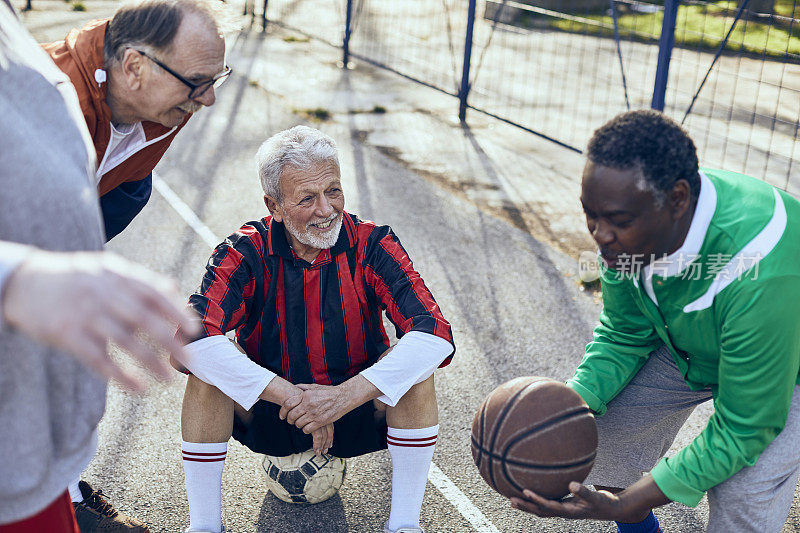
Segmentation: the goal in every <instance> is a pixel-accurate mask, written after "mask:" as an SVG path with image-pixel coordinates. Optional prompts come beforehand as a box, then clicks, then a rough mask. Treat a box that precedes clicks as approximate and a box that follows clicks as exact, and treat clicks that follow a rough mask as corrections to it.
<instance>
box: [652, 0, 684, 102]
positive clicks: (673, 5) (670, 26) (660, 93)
mask: <svg viewBox="0 0 800 533" xmlns="http://www.w3.org/2000/svg"><path fill="white" fill-rule="evenodd" d="M680 5H681V2H680V0H664V20H663V21H662V23H661V37H660V39H659V41H658V66H657V67H656V80H655V83H654V85H653V100H652V102H651V103H650V107H651V108H653V109H657V110H658V111H664V95H665V94H666V92H667V81H668V80H669V60H670V58H672V49H673V48H674V47H675V23H676V21H677V20H678V7H679V6H680Z"/></svg>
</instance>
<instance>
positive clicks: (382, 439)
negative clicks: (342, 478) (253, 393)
mask: <svg viewBox="0 0 800 533" xmlns="http://www.w3.org/2000/svg"><path fill="white" fill-rule="evenodd" d="M280 409H281V407H280V405H278V404H275V403H272V402H267V401H264V400H259V401H258V402H256V404H255V405H254V406H253V408H252V410H251V412H252V419H251V420H250V421H249V422H245V421H244V420H242V419H241V418H240V417H239V416H237V415H234V418H233V438H234V439H236V440H238V441H239V442H241V443H242V444H244V445H245V446H247V447H248V448H250V449H251V450H252V451H254V452H256V453H263V454H266V455H274V456H277V457H285V456H287V455H292V454H294V453H300V452H304V451H306V450H308V449H310V448H311V447H312V446H313V439H312V438H311V435H306V434H305V433H303V430H302V429H300V428H298V427H297V426H293V425H291V424H289V423H288V422H287V421H285V420H281V419H280V418H279V417H278V413H279V412H280ZM384 414H385V412H384V411H379V410H377V409H375V404H374V403H373V402H367V403H365V404H363V405H361V406H359V407H357V408H355V409H353V410H352V411H350V412H349V413H347V414H346V415H344V416H343V417H342V418H340V419H339V420H337V421H336V422H334V423H333V446H331V448H330V449H329V450H328V453H330V454H331V455H333V456H336V457H356V456H358V455H364V454H365V453H370V452H374V451H378V450H383V449H385V448H386V417H385V416H384Z"/></svg>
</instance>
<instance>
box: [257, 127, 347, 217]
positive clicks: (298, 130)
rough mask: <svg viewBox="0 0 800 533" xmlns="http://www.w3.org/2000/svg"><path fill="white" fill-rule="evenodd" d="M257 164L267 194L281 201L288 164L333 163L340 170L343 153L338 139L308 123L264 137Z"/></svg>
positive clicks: (298, 166) (297, 166)
mask: <svg viewBox="0 0 800 533" xmlns="http://www.w3.org/2000/svg"><path fill="white" fill-rule="evenodd" d="M256 164H257V165H258V177H259V179H261V187H262V188H263V189H264V194H266V195H267V196H269V197H271V198H274V199H275V200H276V201H277V202H278V203H281V202H283V197H282V195H281V174H283V171H284V169H285V168H286V167H292V168H295V169H298V170H307V169H310V168H311V167H313V166H315V165H318V164H330V165H333V166H335V167H336V168H337V170H338V169H339V157H338V155H337V152H336V143H335V142H334V141H333V139H331V138H330V137H329V136H328V135H325V134H324V133H322V132H321V131H319V130H316V129H314V128H309V127H308V126H295V127H294V128H291V129H288V130H284V131H281V132H279V133H276V134H275V135H273V136H272V137H270V138H269V139H267V140H266V141H264V144H262V145H261V148H259V149H258V153H257V154H256Z"/></svg>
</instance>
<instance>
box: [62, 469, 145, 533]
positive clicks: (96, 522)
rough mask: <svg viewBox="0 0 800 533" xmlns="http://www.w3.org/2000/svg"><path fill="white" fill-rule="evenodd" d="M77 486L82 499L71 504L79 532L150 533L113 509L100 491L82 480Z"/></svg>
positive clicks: (139, 524)
mask: <svg viewBox="0 0 800 533" xmlns="http://www.w3.org/2000/svg"><path fill="white" fill-rule="evenodd" d="M78 488H79V489H80V490H81V495H82V496H83V501H82V502H80V503H75V502H73V503H72V506H73V507H74V508H75V519H76V520H77V522H78V529H80V531H81V533H94V532H95V531H97V532H103V533H116V532H131V533H150V530H149V529H147V526H145V525H144V524H143V523H141V522H140V521H138V520H136V519H135V518H132V517H130V516H126V515H124V514H122V513H120V512H119V511H117V510H116V509H114V506H113V505H111V504H110V503H109V502H108V500H106V499H105V498H104V497H103V492H102V491H99V490H93V489H92V487H91V486H90V485H89V484H88V483H86V482H85V481H83V480H81V481H80V482H79V483H78Z"/></svg>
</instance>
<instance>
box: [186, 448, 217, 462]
mask: <svg viewBox="0 0 800 533" xmlns="http://www.w3.org/2000/svg"><path fill="white" fill-rule="evenodd" d="M227 455H228V452H216V453H203V452H187V451H185V450H184V451H183V460H184V461H195V462H198V463H214V462H217V461H224V460H225V457H226V456H227Z"/></svg>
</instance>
